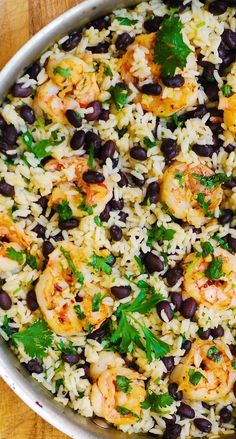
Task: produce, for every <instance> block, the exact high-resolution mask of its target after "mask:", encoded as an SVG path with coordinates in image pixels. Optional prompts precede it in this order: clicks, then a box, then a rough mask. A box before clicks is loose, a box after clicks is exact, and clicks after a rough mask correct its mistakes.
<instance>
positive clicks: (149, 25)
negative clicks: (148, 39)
mask: <svg viewBox="0 0 236 439" xmlns="http://www.w3.org/2000/svg"><path fill="white" fill-rule="evenodd" d="M162 19H163V17H152V18H149V19H148V20H146V21H144V23H143V27H144V29H145V30H146V31H147V32H156V31H157V30H158V29H159V27H160V25H161V22H162Z"/></svg>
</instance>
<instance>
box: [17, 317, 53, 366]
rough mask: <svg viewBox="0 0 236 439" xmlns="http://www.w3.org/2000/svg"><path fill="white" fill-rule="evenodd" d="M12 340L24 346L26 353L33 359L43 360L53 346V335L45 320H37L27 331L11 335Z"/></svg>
mask: <svg viewBox="0 0 236 439" xmlns="http://www.w3.org/2000/svg"><path fill="white" fill-rule="evenodd" d="M11 338H12V340H14V342H16V343H21V344H23V346H24V350H25V353H26V354H28V355H29V356H30V357H32V358H43V357H45V355H46V351H47V349H48V348H49V347H50V346H52V341H53V334H52V331H51V330H50V329H49V328H48V325H47V323H46V322H45V321H44V320H37V321H36V322H34V323H33V324H32V325H31V326H29V327H28V328H27V329H25V330H23V331H20V332H16V333H15V334H12V335H11Z"/></svg>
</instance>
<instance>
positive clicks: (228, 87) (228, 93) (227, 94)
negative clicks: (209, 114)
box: [221, 84, 233, 98]
mask: <svg viewBox="0 0 236 439" xmlns="http://www.w3.org/2000/svg"><path fill="white" fill-rule="evenodd" d="M221 91H222V93H223V95H224V96H225V97H226V98H229V97H230V96H232V94H233V89H232V87H231V85H229V84H224V85H222V87H221Z"/></svg>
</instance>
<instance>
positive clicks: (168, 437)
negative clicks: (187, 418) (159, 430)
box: [162, 424, 182, 439]
mask: <svg viewBox="0 0 236 439" xmlns="http://www.w3.org/2000/svg"><path fill="white" fill-rule="evenodd" d="M181 429H182V427H181V426H180V425H179V424H173V425H168V426H167V427H166V429H165V431H164V433H163V436H162V437H163V439H177V438H178V437H179V436H180V433H181Z"/></svg>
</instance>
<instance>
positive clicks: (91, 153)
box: [87, 143, 95, 169]
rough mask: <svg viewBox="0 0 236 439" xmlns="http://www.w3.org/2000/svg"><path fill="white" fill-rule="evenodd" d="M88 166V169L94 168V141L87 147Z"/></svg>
mask: <svg viewBox="0 0 236 439" xmlns="http://www.w3.org/2000/svg"><path fill="white" fill-rule="evenodd" d="M87 164H88V167H89V168H90V169H95V164H94V143H91V144H90V147H89V158H88V163H87Z"/></svg>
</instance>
